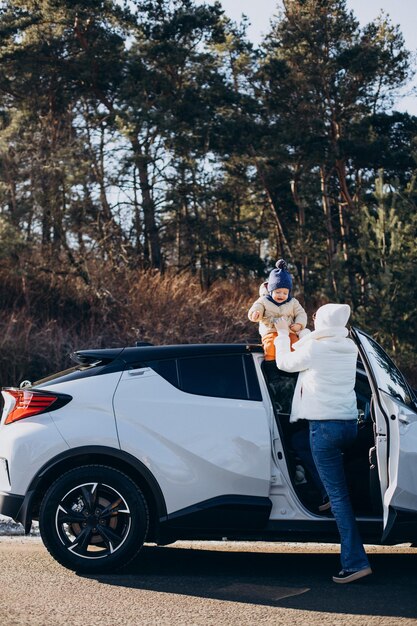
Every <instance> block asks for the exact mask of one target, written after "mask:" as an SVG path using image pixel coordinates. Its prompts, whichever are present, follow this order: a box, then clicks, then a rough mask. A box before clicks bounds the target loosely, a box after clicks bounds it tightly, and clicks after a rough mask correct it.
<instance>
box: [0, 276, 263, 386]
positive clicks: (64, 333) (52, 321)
mask: <svg viewBox="0 0 417 626" xmlns="http://www.w3.org/2000/svg"><path fill="white" fill-rule="evenodd" d="M90 276H91V285H88V286H87V285H85V284H84V283H83V282H81V281H80V279H79V278H76V277H73V276H64V277H62V276H59V275H56V274H52V273H51V274H45V275H41V276H39V275H35V276H33V277H32V278H31V279H24V280H23V279H22V278H21V276H20V275H19V274H18V273H16V272H11V271H10V269H9V270H8V271H3V272H1V270H0V281H1V285H0V296H1V301H2V309H1V311H0V384H1V386H5V385H15V384H17V383H18V382H19V381H21V380H22V379H24V378H28V379H30V380H36V379H38V378H40V377H42V376H44V375H46V374H48V373H51V372H53V371H57V370H59V369H63V368H65V367H68V366H69V365H70V360H69V354H70V353H71V352H72V351H73V350H77V349H83V348H104V347H115V346H125V345H134V344H135V342H136V341H149V342H151V343H154V344H164V343H166V344H170V343H171V344H172V343H206V342H209V343H216V342H232V343H234V342H242V341H246V340H249V341H258V335H257V328H256V325H254V324H251V323H250V322H249V321H248V320H247V316H246V313H247V309H248V307H249V305H250V304H251V302H252V300H253V299H254V298H255V297H256V293H257V285H256V284H254V285H244V286H239V287H235V286H234V285H231V284H230V283H229V282H226V281H219V282H217V283H216V284H214V285H213V286H212V287H211V288H210V289H209V290H208V291H204V290H203V289H202V288H201V287H200V286H199V284H198V282H196V280H195V279H194V277H193V276H192V275H190V274H183V275H181V276H175V275H170V274H169V273H167V274H164V275H161V274H160V273H159V272H155V271H140V272H139V271H132V270H127V269H125V268H121V269H120V268H119V269H116V270H115V269H114V268H111V267H103V266H100V267H92V268H90Z"/></svg>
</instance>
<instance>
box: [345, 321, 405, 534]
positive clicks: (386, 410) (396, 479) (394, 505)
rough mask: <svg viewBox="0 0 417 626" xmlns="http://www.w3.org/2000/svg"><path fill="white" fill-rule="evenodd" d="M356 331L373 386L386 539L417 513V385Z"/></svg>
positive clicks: (375, 345) (355, 338) (371, 340)
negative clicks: (415, 390) (411, 384)
mask: <svg viewBox="0 0 417 626" xmlns="http://www.w3.org/2000/svg"><path fill="white" fill-rule="evenodd" d="M352 337H353V339H354V340H355V341H356V343H357V344H358V347H359V350H360V354H361V357H362V360H363V362H364V365H365V368H366V370H367V373H368V376H369V382H370V384H371V387H372V391H373V417H374V420H375V441H376V452H377V460H378V472H379V479H380V484H381V496H382V503H383V525H384V531H383V540H384V541H389V540H390V539H391V538H392V537H393V536H397V537H398V536H399V535H398V532H397V531H398V523H399V521H400V520H402V519H411V518H412V517H414V515H415V514H416V513H417V408H416V404H415V397H414V393H413V391H412V390H411V389H410V387H409V385H408V383H407V382H406V380H405V378H404V376H403V375H402V373H401V372H400V370H399V369H398V368H397V367H396V366H395V364H394V363H393V361H392V360H391V359H390V357H389V356H388V355H387V354H386V353H385V351H384V350H383V349H382V348H381V346H380V345H379V344H378V343H376V341H374V340H373V339H372V338H371V337H369V336H368V335H367V334H366V333H364V332H362V331H360V330H358V329H352ZM410 514H411V515H410ZM416 524H417V518H416ZM416 532H417V526H416ZM405 539H406V538H405Z"/></svg>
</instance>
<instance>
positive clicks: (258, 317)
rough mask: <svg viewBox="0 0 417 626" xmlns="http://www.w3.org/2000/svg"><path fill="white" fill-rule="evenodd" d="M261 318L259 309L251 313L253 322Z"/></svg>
mask: <svg viewBox="0 0 417 626" xmlns="http://www.w3.org/2000/svg"><path fill="white" fill-rule="evenodd" d="M260 318H261V314H260V312H259V311H254V312H253V313H251V316H250V319H251V321H252V322H257V321H258V320H259V319H260Z"/></svg>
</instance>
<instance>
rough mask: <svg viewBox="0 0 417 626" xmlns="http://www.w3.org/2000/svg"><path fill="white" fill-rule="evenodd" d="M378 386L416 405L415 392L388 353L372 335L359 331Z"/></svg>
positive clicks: (401, 399) (394, 396) (408, 403)
mask: <svg viewBox="0 0 417 626" xmlns="http://www.w3.org/2000/svg"><path fill="white" fill-rule="evenodd" d="M358 335H359V336H360V340H361V343H362V345H363V347H364V349H365V351H366V356H367V357H368V360H369V364H370V365H371V367H372V371H373V373H374V375H375V378H376V382H377V385H378V388H379V389H381V391H385V393H387V394H388V395H390V396H392V397H393V398H396V399H397V400H400V401H401V402H403V404H406V405H407V406H414V398H413V392H412V391H411V389H410V387H409V385H408V383H407V381H406V380H405V378H404V376H403V375H402V374H401V372H400V370H399V369H398V368H397V366H396V365H395V364H394V363H393V361H392V360H391V359H390V357H389V356H388V354H387V353H386V352H385V351H384V350H383V349H382V348H381V346H380V345H379V344H377V343H376V341H374V340H373V339H371V338H370V337H368V336H366V335H364V334H362V333H361V332H358Z"/></svg>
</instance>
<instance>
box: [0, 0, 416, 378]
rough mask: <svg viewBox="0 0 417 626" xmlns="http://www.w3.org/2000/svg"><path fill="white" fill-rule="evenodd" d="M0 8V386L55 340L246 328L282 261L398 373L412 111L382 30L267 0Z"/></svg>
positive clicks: (326, 3)
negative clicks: (263, 3)
mask: <svg viewBox="0 0 417 626" xmlns="http://www.w3.org/2000/svg"><path fill="white" fill-rule="evenodd" d="M278 9H279V10H277V15H276V17H275V18H274V20H273V22H272V24H271V28H270V32H269V33H267V34H266V35H265V37H264V38H263V40H262V41H261V42H260V43H259V45H257V46H254V45H253V44H252V43H251V42H250V41H249V39H248V37H247V32H246V31H247V24H246V23H245V21H244V20H243V21H242V23H240V24H237V23H234V22H233V21H231V20H230V19H229V18H228V17H227V15H226V14H225V13H224V11H223V10H222V7H221V4H220V2H219V3H211V4H210V5H206V4H204V3H202V2H198V3H197V2H193V1H192V0H129V1H126V2H122V1H116V0H82V1H77V0H74V1H73V0H30V1H29V0H28V1H26V0H13V1H9V0H5V1H1V2H0V298H1V308H0V381H1V384H2V385H9V384H17V383H18V382H19V381H20V380H21V379H22V378H29V379H32V380H35V379H38V378H40V377H41V376H43V375H45V374H47V373H50V372H52V371H54V370H57V369H61V368H63V367H66V366H68V365H69V359H68V355H69V353H70V352H71V351H72V350H74V349H81V348H86V347H90V348H91V347H95V348H98V347H111V346H122V345H134V343H135V342H136V341H151V342H153V343H177V342H178V343H183V342H213V341H215V342H216V341H231V342H236V341H239V342H240V341H245V340H249V341H258V335H257V328H256V325H255V324H251V323H250V322H249V321H248V320H247V309H248V308H249V306H250V304H251V302H252V301H253V300H254V299H255V298H256V297H257V292H258V287H259V284H260V283H261V282H262V281H263V280H264V279H265V278H266V276H267V275H268V272H269V270H270V269H271V268H272V267H273V266H274V263H275V261H276V259H278V258H281V257H283V258H285V259H286V260H287V262H288V263H289V266H290V270H291V272H292V274H293V277H294V282H295V285H296V289H295V295H296V296H297V297H298V298H299V299H300V300H301V302H302V303H303V304H304V305H305V308H306V309H307V311H308V313H309V316H311V314H312V312H313V311H314V310H315V309H316V308H317V307H318V306H320V305H321V304H323V303H325V302H329V301H333V302H348V303H349V304H350V305H351V307H352V318H351V321H352V323H353V324H355V325H357V326H359V327H361V328H362V329H364V330H365V331H367V332H369V333H371V334H372V335H373V336H374V337H375V338H376V339H377V340H378V341H379V342H380V343H381V344H382V345H383V346H384V347H385V349H386V350H387V351H388V352H389V353H390V354H391V355H392V356H393V357H394V359H395V361H396V362H397V363H398V364H399V366H400V367H401V368H402V369H403V370H404V371H406V373H407V374H408V376H409V378H410V380H411V381H412V382H413V384H415V385H416V384H417V360H416V357H415V345H416V334H417V332H416V324H415V316H414V312H415V309H416V304H417V291H416V288H415V264H416V245H415V242H416V226H417V211H416V200H417V189H416V174H417V160H416V155H417V151H416V148H417V143H416V142H417V117H415V116H413V115H409V114H408V113H404V112H401V113H400V112H396V111H395V110H393V103H394V101H395V98H396V96H397V94H398V91H399V90H401V89H403V88H404V85H407V84H409V82H410V80H411V78H412V75H413V57H412V55H411V53H410V52H409V51H408V50H407V49H406V48H405V44H404V39H403V36H402V34H401V32H400V30H399V28H398V27H397V26H395V25H393V24H392V23H391V22H390V20H389V18H388V17H386V16H384V15H383V14H382V15H380V16H379V17H378V16H376V17H375V20H374V21H373V22H372V23H370V24H368V25H365V26H363V27H361V26H360V24H359V22H358V20H357V19H356V18H355V16H354V15H353V13H352V12H351V11H349V10H348V9H347V7H346V2H345V0H283V1H282V2H280V3H279V4H278Z"/></svg>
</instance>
